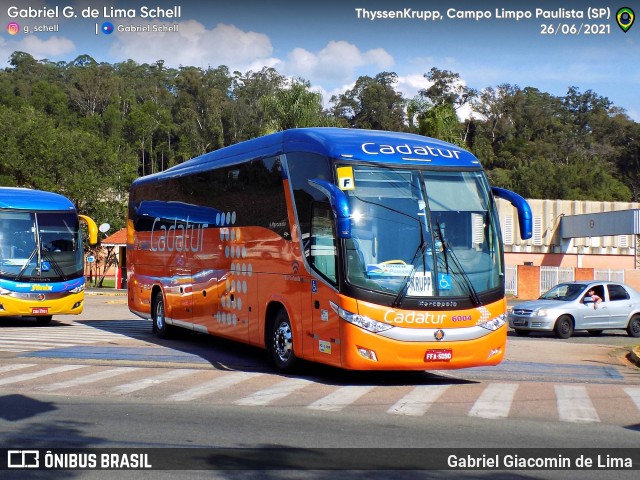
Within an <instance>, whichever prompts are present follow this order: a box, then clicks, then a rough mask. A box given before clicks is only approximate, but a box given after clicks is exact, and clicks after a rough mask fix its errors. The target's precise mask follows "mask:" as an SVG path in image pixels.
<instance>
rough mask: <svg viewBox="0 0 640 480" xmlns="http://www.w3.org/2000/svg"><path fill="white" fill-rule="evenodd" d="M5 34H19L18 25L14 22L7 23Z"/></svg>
mask: <svg viewBox="0 0 640 480" xmlns="http://www.w3.org/2000/svg"><path fill="white" fill-rule="evenodd" d="M7 33H8V34H9V35H17V34H19V33H20V25H18V24H17V23H16V22H9V23H8V24H7Z"/></svg>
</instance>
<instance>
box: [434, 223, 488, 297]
mask: <svg viewBox="0 0 640 480" xmlns="http://www.w3.org/2000/svg"><path fill="white" fill-rule="evenodd" d="M436 233H437V235H438V238H439V239H440V243H441V244H442V254H443V256H444V263H445V268H446V270H447V273H449V255H448V254H449V253H450V254H451V260H452V261H453V265H454V266H455V268H456V270H457V271H458V273H459V276H460V277H462V283H463V284H464V286H465V287H466V289H467V291H468V293H469V298H470V299H471V302H472V303H473V304H474V305H480V303H482V302H480V297H479V296H478V292H477V291H476V289H475V287H474V286H473V283H471V280H469V277H468V276H467V272H465V271H464V268H462V264H461V263H460V260H458V257H457V256H456V253H455V252H454V251H453V249H452V248H451V247H449V244H448V243H447V242H445V240H444V235H443V234H442V228H441V227H440V222H439V221H436Z"/></svg>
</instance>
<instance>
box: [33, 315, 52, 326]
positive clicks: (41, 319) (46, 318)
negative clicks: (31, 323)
mask: <svg viewBox="0 0 640 480" xmlns="http://www.w3.org/2000/svg"><path fill="white" fill-rule="evenodd" d="M52 318H53V315H45V316H44V317H36V323H37V324H38V325H49V324H50V323H51V319H52Z"/></svg>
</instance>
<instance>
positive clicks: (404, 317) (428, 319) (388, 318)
mask: <svg viewBox="0 0 640 480" xmlns="http://www.w3.org/2000/svg"><path fill="white" fill-rule="evenodd" d="M446 319H447V314H446V313H438V314H436V315H434V314H433V313H429V312H407V313H403V312H396V311H395V310H387V312H386V313H385V314H384V321H385V322H387V323H388V324H390V325H393V324H398V325H400V324H408V325H442V324H443V323H444V322H445V320H446Z"/></svg>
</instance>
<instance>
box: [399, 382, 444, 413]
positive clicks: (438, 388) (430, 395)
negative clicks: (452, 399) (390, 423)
mask: <svg viewBox="0 0 640 480" xmlns="http://www.w3.org/2000/svg"><path fill="white" fill-rule="evenodd" d="M449 387H450V385H420V386H418V387H416V388H414V389H413V390H411V392H409V393H408V394H407V395H405V396H404V397H402V398H401V399H400V400H398V401H397V402H396V403H395V405H393V406H392V407H391V408H390V409H389V410H387V413H391V414H393V415H409V416H416V417H419V416H421V415H424V414H425V412H426V411H427V410H428V409H429V408H430V407H431V405H433V403H434V402H435V401H436V400H438V398H440V396H441V395H442V394H443V393H444V392H446V391H447V390H448V389H449Z"/></svg>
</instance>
